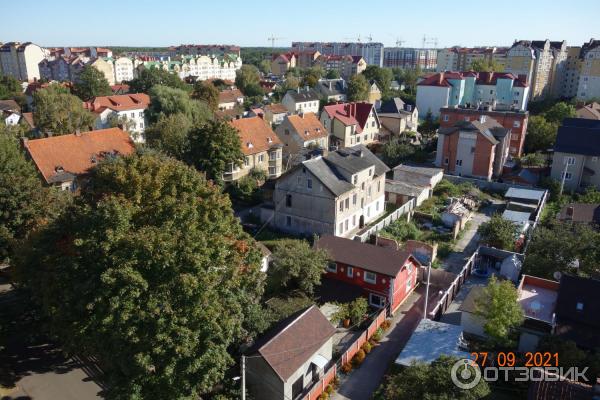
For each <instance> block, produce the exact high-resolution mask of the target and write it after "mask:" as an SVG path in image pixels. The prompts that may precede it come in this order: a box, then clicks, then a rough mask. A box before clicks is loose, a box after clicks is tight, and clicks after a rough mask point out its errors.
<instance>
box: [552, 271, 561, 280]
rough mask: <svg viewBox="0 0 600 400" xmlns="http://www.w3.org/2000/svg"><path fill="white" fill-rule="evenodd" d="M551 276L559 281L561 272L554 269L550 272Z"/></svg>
mask: <svg viewBox="0 0 600 400" xmlns="http://www.w3.org/2000/svg"><path fill="white" fill-rule="evenodd" d="M552 276H553V277H554V279H555V280H557V281H560V278H561V276H562V274H561V273H560V271H556V272H555V273H554V274H552Z"/></svg>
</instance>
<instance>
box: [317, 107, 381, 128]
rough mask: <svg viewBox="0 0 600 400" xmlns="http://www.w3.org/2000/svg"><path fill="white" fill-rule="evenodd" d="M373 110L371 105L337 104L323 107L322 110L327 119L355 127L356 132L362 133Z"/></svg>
mask: <svg viewBox="0 0 600 400" xmlns="http://www.w3.org/2000/svg"><path fill="white" fill-rule="evenodd" d="M372 109H373V104H371V103H366V102H360V103H339V104H332V105H329V106H325V107H324V108H323V110H324V111H325V112H326V113H327V115H328V116H329V118H331V119H334V118H336V119H338V120H339V121H341V122H342V123H343V124H344V125H357V129H356V131H357V132H358V133H360V132H362V130H363V129H364V128H365V124H366V123H367V119H368V118H369V114H370V113H371V110H372Z"/></svg>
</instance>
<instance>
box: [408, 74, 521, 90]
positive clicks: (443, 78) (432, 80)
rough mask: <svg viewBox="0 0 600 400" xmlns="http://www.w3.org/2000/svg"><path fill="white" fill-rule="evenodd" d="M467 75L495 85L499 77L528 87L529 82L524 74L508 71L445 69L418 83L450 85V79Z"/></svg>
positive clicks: (478, 82) (422, 84) (516, 84)
mask: <svg viewBox="0 0 600 400" xmlns="http://www.w3.org/2000/svg"><path fill="white" fill-rule="evenodd" d="M466 77H475V80H476V84H477V85H495V84H496V82H497V81H498V79H512V80H513V81H514V85H515V86H518V87H526V86H528V85H527V82H526V81H525V80H524V77H522V76H518V77H516V76H514V75H513V74H511V73H508V72H475V71H465V72H455V71H445V72H439V73H437V74H433V75H430V76H428V77H426V78H425V79H423V80H422V81H421V82H419V83H418V86H440V87H450V86H451V84H450V82H449V80H450V79H458V80H460V79H464V78H466Z"/></svg>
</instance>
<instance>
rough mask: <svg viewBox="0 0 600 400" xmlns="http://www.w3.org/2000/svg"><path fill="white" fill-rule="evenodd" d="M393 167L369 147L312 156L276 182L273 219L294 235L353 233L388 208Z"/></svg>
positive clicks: (272, 221)
mask: <svg viewBox="0 0 600 400" xmlns="http://www.w3.org/2000/svg"><path fill="white" fill-rule="evenodd" d="M387 171H389V168H388V167H387V166H386V165H385V164H384V163H383V162H382V161H381V160H379V159H378V158H377V157H376V156H375V155H374V154H373V153H371V152H370V151H369V150H368V149H367V148H366V147H365V146H363V145H357V146H354V147H350V148H345V149H341V150H337V151H333V152H330V153H329V154H328V155H327V156H325V157H315V158H313V159H310V160H306V161H304V162H302V164H299V165H297V166H296V167H294V168H292V169H291V170H289V171H288V172H286V174H284V175H283V176H282V177H281V178H280V179H278V180H277V182H276V183H275V192H274V195H273V202H274V204H275V211H274V216H273V218H272V220H271V223H272V224H273V225H274V226H275V227H276V228H277V229H279V230H282V231H284V232H290V233H294V234H306V235H312V234H329V235H336V236H344V237H350V236H352V235H353V234H354V233H355V232H357V231H358V230H359V229H361V228H363V227H364V226H365V224H367V223H369V222H371V221H373V220H375V219H377V218H378V217H379V216H380V215H382V214H383V213H384V212H385V200H384V199H385V195H384V188H385V173H386V172H387Z"/></svg>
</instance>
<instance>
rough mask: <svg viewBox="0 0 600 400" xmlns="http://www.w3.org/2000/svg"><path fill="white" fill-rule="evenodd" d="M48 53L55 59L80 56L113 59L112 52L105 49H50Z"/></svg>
mask: <svg viewBox="0 0 600 400" xmlns="http://www.w3.org/2000/svg"><path fill="white" fill-rule="evenodd" d="M48 51H49V56H50V57H53V58H57V57H62V56H66V57H71V56H80V57H87V58H97V57H112V50H111V49H105V48H103V47H53V48H50V49H48Z"/></svg>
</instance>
